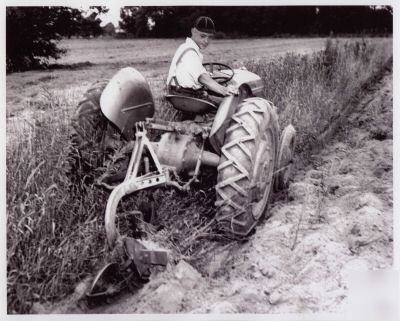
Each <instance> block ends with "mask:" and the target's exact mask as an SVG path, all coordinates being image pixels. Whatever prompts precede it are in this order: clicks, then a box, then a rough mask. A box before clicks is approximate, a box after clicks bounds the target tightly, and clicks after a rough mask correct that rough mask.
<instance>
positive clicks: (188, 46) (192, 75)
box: [167, 38, 207, 89]
mask: <svg viewBox="0 0 400 321" xmlns="http://www.w3.org/2000/svg"><path fill="white" fill-rule="evenodd" d="M202 63H203V55H202V54H201V52H200V48H199V46H198V45H197V44H196V43H195V42H194V41H193V40H192V39H191V38H186V41H185V43H183V44H182V45H180V46H179V47H178V49H177V50H176V52H175V55H174V57H173V58H172V62H171V66H170V67H169V72H168V78H167V85H172V86H181V87H184V88H191V89H200V88H201V87H203V86H202V85H201V84H200V83H199V77H200V75H201V74H204V73H207V71H206V69H205V68H204V67H203V65H202Z"/></svg>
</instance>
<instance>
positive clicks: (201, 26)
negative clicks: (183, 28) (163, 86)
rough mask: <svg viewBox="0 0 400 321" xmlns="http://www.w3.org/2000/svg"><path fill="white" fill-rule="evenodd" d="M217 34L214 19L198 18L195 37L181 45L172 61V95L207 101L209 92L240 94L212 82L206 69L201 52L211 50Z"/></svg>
mask: <svg viewBox="0 0 400 321" xmlns="http://www.w3.org/2000/svg"><path fill="white" fill-rule="evenodd" d="M214 33H215V28H214V22H213V21H212V20H211V18H209V17H205V16H201V17H199V18H197V19H196V21H195V23H194V26H193V27H192V29H191V34H192V36H191V37H190V38H189V37H188V38H186V41H185V43H183V44H182V45H180V46H179V48H178V49H177V50H176V52H175V55H174V57H173V59H172V62H171V66H170V68H169V73H168V78H167V86H168V92H169V93H171V94H187V95H190V96H195V97H198V98H207V97H208V95H207V92H206V90H208V91H211V92H212V93H211V94H215V95H216V96H228V95H231V94H233V95H237V94H238V90H237V88H235V87H234V86H231V85H229V86H227V87H225V86H222V85H220V84H219V83H218V82H216V81H215V80H214V79H212V78H211V76H210V74H209V73H208V72H207V70H206V69H205V68H204V66H203V55H202V54H201V50H204V49H205V48H207V46H208V44H209V43H210V40H211V37H212V36H213V34H214ZM209 98H211V97H209Z"/></svg>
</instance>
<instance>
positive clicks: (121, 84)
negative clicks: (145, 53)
mask: <svg viewBox="0 0 400 321" xmlns="http://www.w3.org/2000/svg"><path fill="white" fill-rule="evenodd" d="M100 108H101V111H102V112H103V114H104V115H105V116H106V117H107V119H108V120H109V121H110V122H111V123H112V124H114V125H115V126H116V127H117V128H118V129H119V130H120V131H121V134H122V135H123V136H124V137H125V138H126V139H129V140H131V139H134V137H135V136H134V134H135V123H136V122H138V121H144V120H145V119H146V118H148V117H152V116H153V115H154V99H153V96H152V94H151V90H150V86H149V84H148V83H147V81H146V79H145V78H144V77H143V75H142V74H141V73H140V72H139V71H137V70H136V69H135V68H132V67H126V68H123V69H121V70H120V71H118V72H117V73H116V74H115V75H114V76H113V77H112V78H111V80H110V82H109V83H108V84H107V86H106V87H105V88H104V90H103V93H102V94H101V97H100Z"/></svg>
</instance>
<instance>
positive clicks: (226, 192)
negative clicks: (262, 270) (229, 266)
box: [215, 97, 279, 236]
mask: <svg viewBox="0 0 400 321" xmlns="http://www.w3.org/2000/svg"><path fill="white" fill-rule="evenodd" d="M278 133H279V124H278V116H277V113H276V110H275V107H273V106H272V104H270V103H269V102H268V101H267V100H265V99H262V98H258V97H253V98H248V99H245V100H244V101H243V102H242V103H241V104H240V105H239V106H238V109H237V111H236V113H235V114H234V115H233V116H232V119H231V122H230V125H229V128H228V129H227V131H226V134H225V142H224V146H223V147H222V149H221V159H220V162H219V165H218V183H217V186H216V191H217V200H216V203H215V205H216V207H217V214H216V219H217V221H218V227H219V229H220V230H221V231H222V232H224V233H227V234H229V235H232V234H233V236H247V235H248V234H249V233H250V232H251V231H252V230H253V228H254V227H255V225H256V224H257V222H258V221H259V219H260V218H261V217H262V216H263V214H264V213H265V211H266V209H267V205H268V200H269V196H270V192H271V190H272V186H273V172H274V168H275V163H276V158H277V152H278Z"/></svg>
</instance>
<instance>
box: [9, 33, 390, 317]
mask: <svg viewBox="0 0 400 321" xmlns="http://www.w3.org/2000/svg"><path fill="white" fill-rule="evenodd" d="M179 42H180V40H118V41H117V40H111V41H106V40H70V41H66V42H65V43H64V46H66V47H68V48H69V49H70V54H69V55H68V56H66V57H64V58H63V59H62V60H60V61H59V62H57V63H58V64H59V65H60V66H61V67H62V68H58V69H50V70H46V71H29V72H24V73H14V74H10V75H7V115H8V116H9V117H8V119H7V156H6V157H7V277H8V285H7V294H8V297H7V302H8V312H9V313H26V312H29V309H30V307H31V306H32V304H33V303H34V302H36V301H39V302H45V301H50V302H54V301H57V300H59V299H61V298H63V297H65V296H66V295H68V294H69V293H71V291H73V289H74V286H75V284H76V283H77V282H79V281H81V280H82V279H84V278H85V277H87V276H88V275H90V274H92V273H93V272H94V271H96V269H97V268H99V266H100V265H101V262H102V261H103V260H104V259H105V258H106V256H107V251H106V246H105V232H104V221H103V214H104V207H105V204H106V200H107V197H108V194H109V193H108V192H107V191H103V190H101V189H98V188H96V187H94V186H81V190H80V193H76V194H75V193H73V192H71V190H70V189H69V184H70V182H68V180H67V179H66V177H65V172H64V166H65V160H66V153H67V149H68V137H69V134H70V117H71V115H72V113H73V110H74V107H75V106H76V104H77V102H78V101H79V99H80V98H81V96H82V94H83V92H84V91H85V90H86V89H87V88H88V86H89V85H90V83H92V82H93V81H95V80H97V79H99V78H109V77H111V76H112V75H113V74H114V73H115V71H117V70H118V69H119V68H120V67H124V66H133V67H136V68H137V69H139V70H140V71H141V72H143V74H145V75H146V77H148V79H149V82H150V85H151V87H152V90H153V94H154V96H155V98H156V101H157V108H158V111H157V115H158V116H160V117H162V116H163V114H165V110H166V109H167V108H169V107H168V106H166V104H165V103H164V102H163V100H162V96H163V94H164V79H165V77H166V72H167V68H168V62H169V59H170V57H171V56H172V54H173V51H174V50H175V47H176V46H177V45H178V43H179ZM288 51H289V52H291V51H292V52H291V53H287V52H288ZM312 53H313V54H312ZM305 54H308V55H305ZM391 56H392V39H368V40H365V39H351V40H345V39H341V40H340V41H339V42H336V41H329V42H326V40H325V39H309V40H307V39H273V40H272V39H254V40H240V41H237V40H221V41H216V42H215V43H214V44H213V46H212V48H210V50H209V52H207V54H206V55H205V59H206V60H208V61H210V60H213V61H221V62H225V63H228V64H231V65H233V66H237V65H241V64H243V65H245V66H246V67H247V68H248V69H249V70H252V71H254V72H256V73H257V74H259V75H260V76H261V77H262V79H263V81H264V85H265V90H264V96H265V98H267V99H268V100H271V101H272V102H274V104H276V106H277V107H278V110H279V116H280V123H281V126H283V125H285V124H287V123H288V122H292V123H293V124H294V126H295V127H296V129H297V131H298V137H299V138H298V152H303V154H302V157H303V158H306V157H307V154H306V153H304V151H307V150H309V149H311V148H312V147H313V145H314V142H315V139H316V138H317V137H318V135H319V134H320V133H321V132H323V131H324V130H325V129H326V127H327V126H328V125H329V124H330V123H331V121H332V119H335V118H336V117H337V116H338V115H339V114H340V113H341V111H342V110H343V108H345V107H346V105H347V104H348V102H349V101H350V100H351V98H352V97H354V95H355V94H356V93H357V92H358V91H360V88H361V87H362V85H363V84H364V83H365V82H366V81H368V79H369V78H370V77H371V76H372V75H374V74H376V73H378V72H379V70H380V69H381V68H382V67H383V66H384V64H385V63H386V62H387V60H388V59H389V58H390V57H391ZM223 58H226V59H223ZM303 160H304V159H303ZM304 161H306V160H304ZM213 193H214V192H213V189H212V188H210V189H208V190H205V193H203V192H201V193H200V192H198V190H197V191H196V190H195V191H192V192H190V193H189V194H188V195H186V196H184V197H182V196H179V195H178V194H177V193H176V192H175V191H173V190H171V191H167V192H164V193H162V194H156V195H155V202H156V207H157V209H158V215H159V219H160V220H162V222H161V223H162V225H163V226H165V229H164V230H163V231H162V232H160V233H154V234H153V235H152V237H154V239H155V240H157V241H158V242H160V243H161V244H162V245H165V246H170V247H171V249H172V250H174V251H175V252H176V255H177V256H178V257H179V255H182V256H190V255H193V254H194V251H195V249H196V246H199V244H193V246H192V247H190V248H188V246H187V244H183V243H182V242H183V241H184V240H186V239H187V238H188V237H189V236H190V235H192V234H193V230H195V229H196V228H198V225H197V226H196V224H204V222H206V221H207V219H208V218H209V217H211V216H212V215H213V211H212V208H213V200H214V196H213V195H214V194H213ZM128 205H129V204H128V203H125V204H122V211H123V210H124V209H129V208H127V207H128ZM177 209H178V210H177ZM178 211H179V217H180V218H181V220H179V221H178V220H176V217H175V216H176V214H177V212H178ZM194 213H195V215H194ZM182 222H185V224H182ZM177 224H180V225H177ZM176 231H178V233H177V232H176ZM198 242H199V241H198Z"/></svg>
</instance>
